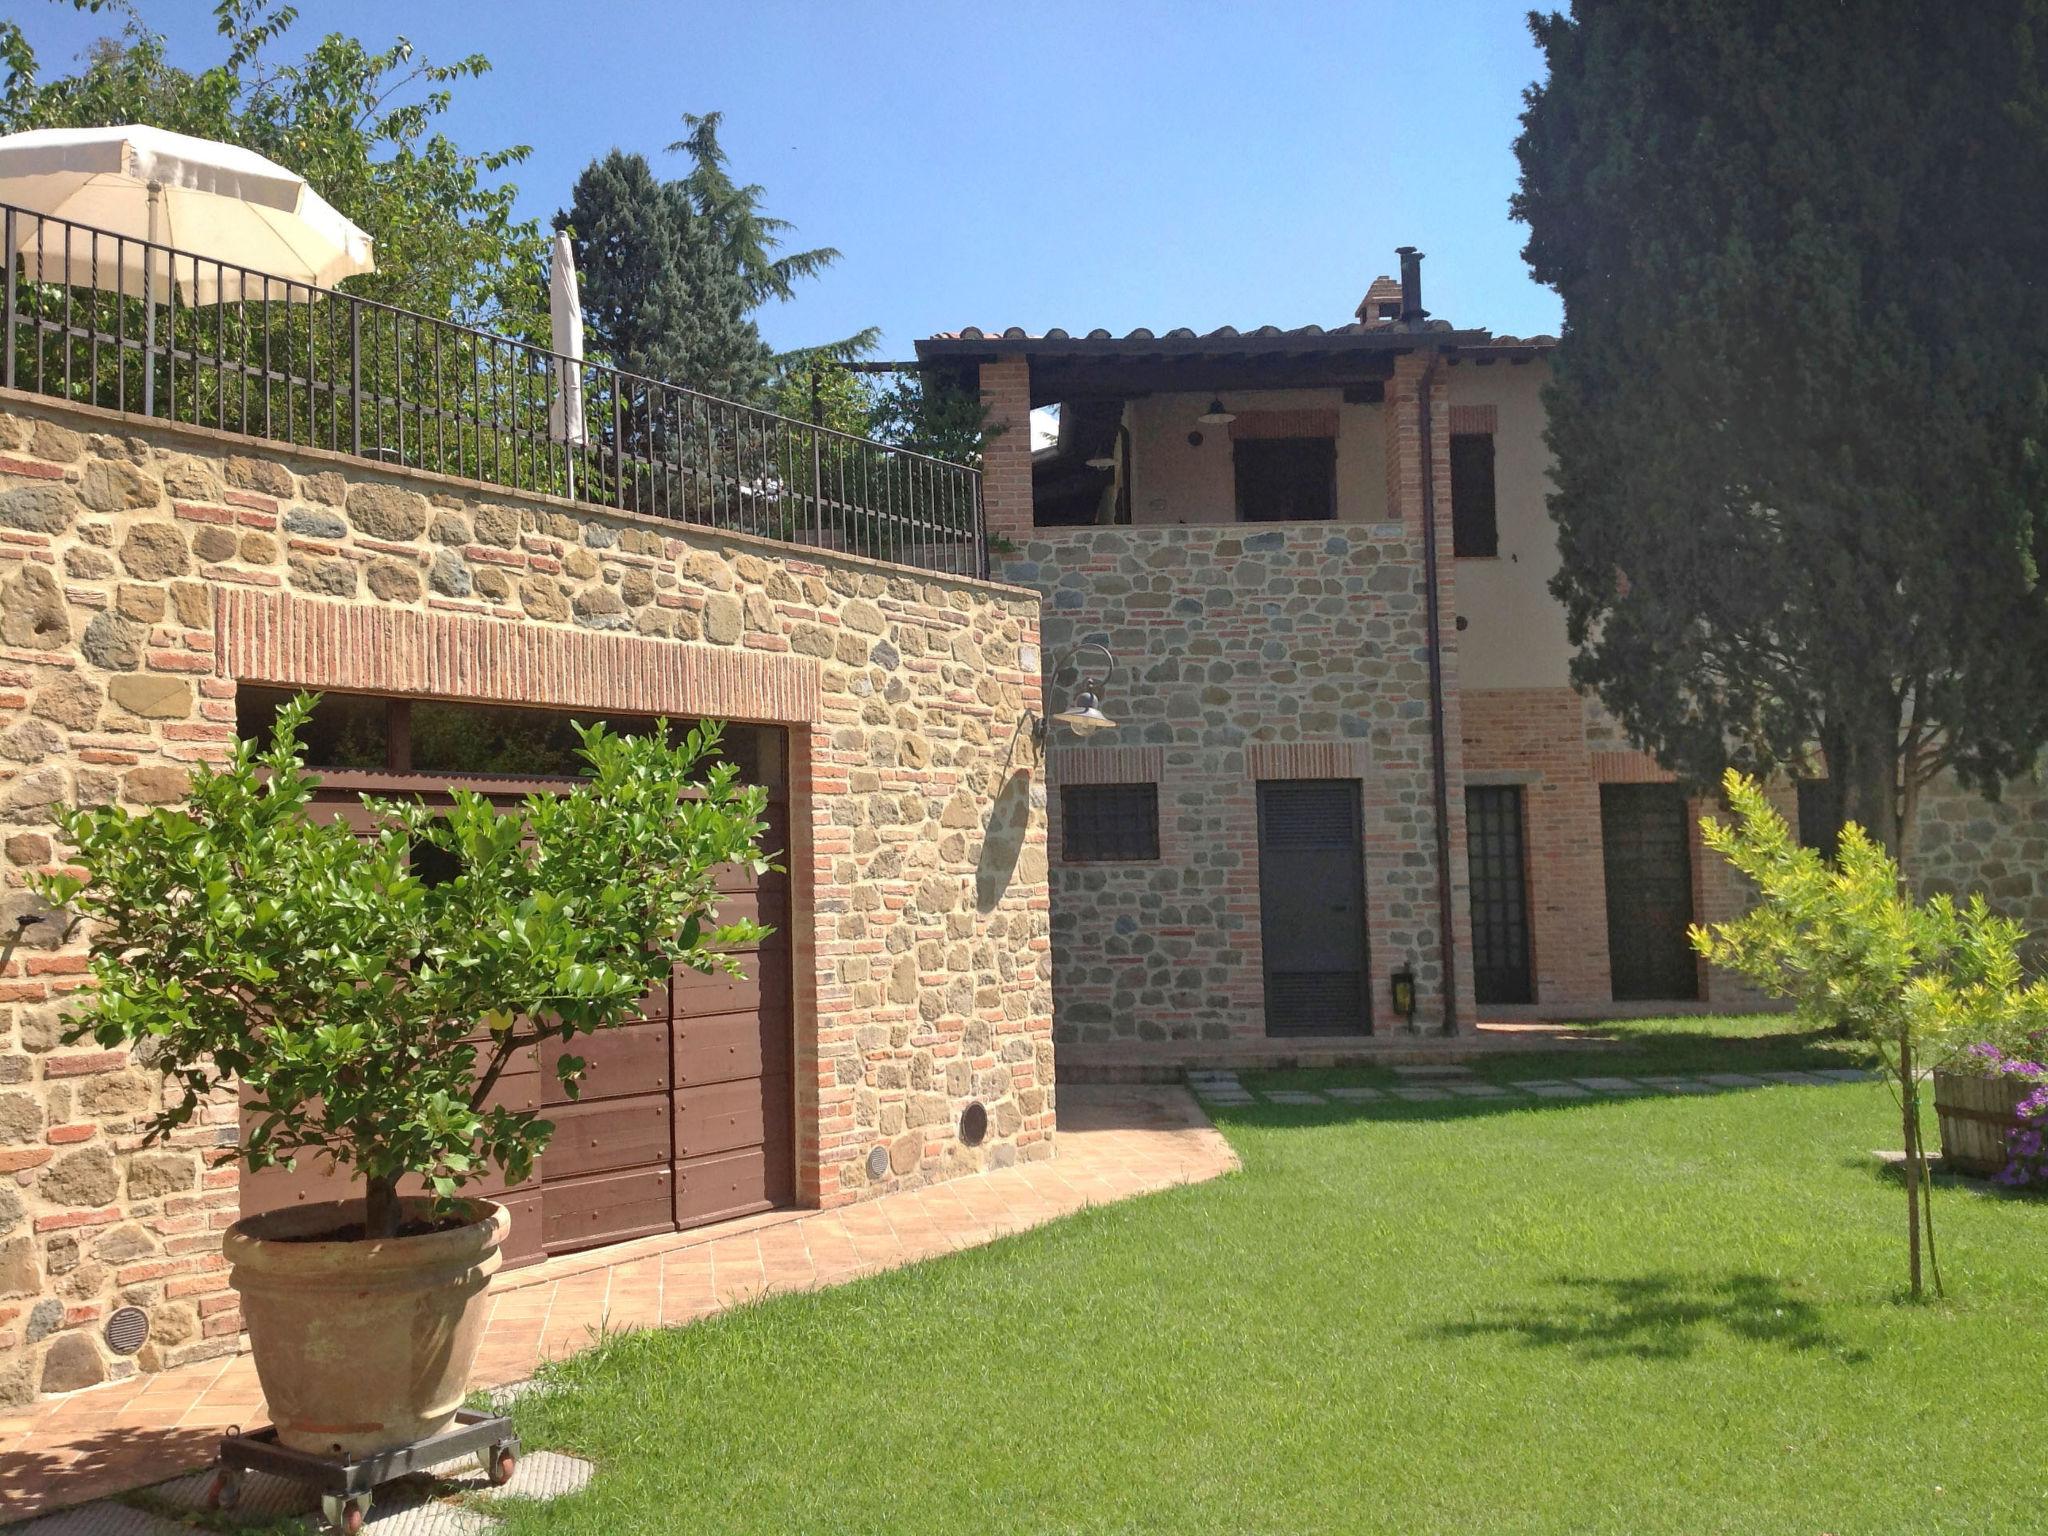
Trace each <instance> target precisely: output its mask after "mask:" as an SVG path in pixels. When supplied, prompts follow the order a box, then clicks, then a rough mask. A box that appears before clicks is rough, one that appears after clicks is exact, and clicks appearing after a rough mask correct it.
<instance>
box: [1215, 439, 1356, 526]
mask: <svg viewBox="0 0 2048 1536" xmlns="http://www.w3.org/2000/svg"><path fill="white" fill-rule="evenodd" d="M1231 452H1232V459H1233V462H1234V466H1235V469H1236V474H1237V520H1238V521H1239V522H1241V523H1314V522H1327V521H1329V520H1330V519H1331V518H1333V517H1335V516H1336V515H1337V440H1336V439H1335V438H1334V437H1240V438H1238V439H1236V440H1235V441H1234V442H1233V443H1232V445H1231Z"/></svg>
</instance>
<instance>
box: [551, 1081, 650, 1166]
mask: <svg viewBox="0 0 2048 1536" xmlns="http://www.w3.org/2000/svg"><path fill="white" fill-rule="evenodd" d="M549 1118H550V1119H552V1120H553V1121H554V1122H555V1139H554V1140H553V1141H551V1142H549V1143H548V1150H547V1178H548V1183H549V1184H550V1185H552V1184H553V1183H554V1181H555V1180H556V1179H570V1178H576V1177H579V1176H580V1175H583V1174H586V1173H606V1172H609V1171H611V1170H613V1169H617V1168H641V1167H648V1166H652V1165H653V1164H656V1163H666V1162H667V1161H668V1159H669V1097H668V1095H667V1094H665V1093H650V1094H645V1095H642V1096H641V1097H640V1098H637V1099H600V1100H599V1101H598V1102H597V1103H595V1104H564V1105H562V1106H561V1107H560V1108H558V1109H553V1110H550V1111H549Z"/></svg>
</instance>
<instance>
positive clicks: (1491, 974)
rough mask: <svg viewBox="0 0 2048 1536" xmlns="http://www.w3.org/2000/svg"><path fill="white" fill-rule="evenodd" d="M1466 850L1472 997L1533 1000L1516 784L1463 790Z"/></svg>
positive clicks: (1491, 1000) (1488, 1000)
mask: <svg viewBox="0 0 2048 1536" xmlns="http://www.w3.org/2000/svg"><path fill="white" fill-rule="evenodd" d="M1465 851H1466V861H1467V863H1468V864H1469V865H1470V867H1471V871H1472V991H1473V996H1474V999H1475V1000H1476V1001H1478V1002H1480V1003H1482V1004H1484V1003H1526V1002H1530V1001H1533V1000H1534V996H1535V989H1534V988H1533V987H1532V986H1531V984H1530V976H1529V900H1528V892H1529V886H1528V873H1527V867H1526V863H1525V861H1524V858H1523V852H1522V791H1521V788H1520V786H1518V785H1514V784H1497V785H1496V784H1488V785H1474V786H1472V787H1471V788H1468V789H1467V790H1466V791H1465Z"/></svg>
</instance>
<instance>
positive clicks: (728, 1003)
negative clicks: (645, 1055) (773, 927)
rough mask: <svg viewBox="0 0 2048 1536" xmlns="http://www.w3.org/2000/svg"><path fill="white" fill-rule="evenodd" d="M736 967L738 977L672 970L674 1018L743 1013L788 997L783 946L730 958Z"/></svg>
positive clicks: (787, 972)
mask: <svg viewBox="0 0 2048 1536" xmlns="http://www.w3.org/2000/svg"><path fill="white" fill-rule="evenodd" d="M734 958H735V959H737V960H738V961H739V963H740V970H741V971H742V972H743V973H744V974H742V975H739V976H734V975H731V974H730V973H728V972H726V971H711V972H708V973H707V972H704V971H696V970H691V969H690V968H689V967H688V966H683V965H679V966H677V967H676V969H675V973H674V980H673V990H674V992H675V1000H676V1001H675V1009H676V1017H677V1018H679V1019H682V1018H697V1017H700V1016H702V1015H704V1014H709V1013H744V1012H752V1011H754V1010H756V1009H760V1008H761V1007H762V1002H763V999H767V1000H768V1001H769V1003H770V1005H771V1006H772V1005H774V1004H778V1003H781V1002H783V1001H784V1000H786V999H787V998H788V996H789V951H788V948H787V946H785V945H771V946H769V947H767V948H764V949H762V950H760V951H759V952H758V953H754V954H743V955H736V956H734Z"/></svg>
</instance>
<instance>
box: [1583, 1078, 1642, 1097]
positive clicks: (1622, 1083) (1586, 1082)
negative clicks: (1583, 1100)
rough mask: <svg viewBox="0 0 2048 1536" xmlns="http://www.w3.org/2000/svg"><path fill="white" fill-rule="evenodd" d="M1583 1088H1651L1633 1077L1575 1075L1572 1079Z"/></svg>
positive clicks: (1624, 1090) (1604, 1090) (1601, 1090)
mask: <svg viewBox="0 0 2048 1536" xmlns="http://www.w3.org/2000/svg"><path fill="white" fill-rule="evenodd" d="M1572 1081H1573V1082H1575V1083H1577V1084H1578V1085H1579V1086H1580V1087H1581V1088H1590V1089H1592V1090H1593V1091H1594V1092H1595V1093H1648V1092H1649V1091H1650V1090H1649V1089H1648V1088H1646V1087H1645V1086H1644V1085H1643V1084H1641V1083H1639V1082H1637V1081H1636V1080H1635V1079H1634V1078H1632V1077H1575V1078H1573V1079H1572Z"/></svg>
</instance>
